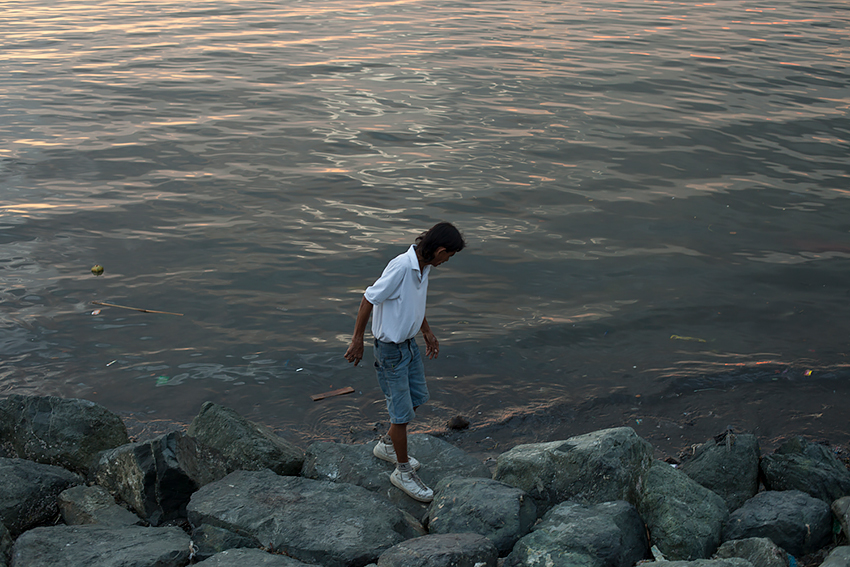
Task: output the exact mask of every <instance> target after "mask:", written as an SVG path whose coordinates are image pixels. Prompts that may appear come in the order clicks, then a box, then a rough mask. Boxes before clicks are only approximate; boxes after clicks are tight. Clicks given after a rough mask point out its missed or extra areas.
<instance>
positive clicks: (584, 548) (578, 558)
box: [505, 500, 649, 567]
mask: <svg viewBox="0 0 850 567" xmlns="http://www.w3.org/2000/svg"><path fill="white" fill-rule="evenodd" d="M648 556H649V542H648V540H647V538H646V528H645V527H644V524H643V520H641V518H640V515H639V514H638V512H637V510H636V509H635V507H634V506H632V505H631V504H629V503H628V502H625V501H622V500H619V501H615V502H604V503H602V504H595V505H591V506H588V505H583V504H579V503H576V502H564V503H562V504H559V505H558V506H555V507H554V508H552V509H551V510H549V511H548V512H547V513H546V515H545V516H543V520H542V521H541V522H540V524H538V525H537V526H535V527H534V530H533V531H532V533H530V534H529V535H527V536H525V537H523V538H522V539H520V540H519V542H518V543H517V544H516V545H515V546H514V549H513V551H512V552H511V554H510V555H509V556H508V558H507V560H506V561H505V566H506V567H522V566H525V565H541V566H543V565H550V564H552V565H567V564H573V563H577V564H580V565H594V566H596V567H630V566H631V565H634V564H635V563H636V562H637V561H640V560H642V559H646V558H647V557H648Z"/></svg>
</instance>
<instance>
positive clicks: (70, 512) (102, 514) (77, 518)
mask: <svg viewBox="0 0 850 567" xmlns="http://www.w3.org/2000/svg"><path fill="white" fill-rule="evenodd" d="M59 512H60V513H61V514H62V520H63V521H64V522H65V524H67V525H69V526H77V525H80V524H103V525H105V526H112V527H119V526H140V525H143V524H144V521H143V520H142V519H141V518H139V517H138V516H137V515H135V514H134V513H132V512H130V511H129V510H127V509H126V508H124V507H123V506H119V505H118V504H116V503H115V498H113V497H112V495H111V494H109V492H108V491H107V490H106V489H105V488H103V487H101V486H97V485H94V486H74V487H71V488H69V489H67V490H65V491H63V492H62V493H61V494H60V495H59Z"/></svg>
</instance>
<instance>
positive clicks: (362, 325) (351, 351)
mask: <svg viewBox="0 0 850 567" xmlns="http://www.w3.org/2000/svg"><path fill="white" fill-rule="evenodd" d="M371 314H372V304H371V303H369V300H367V299H366V298H365V297H364V298H363V299H361V300H360V309H358V310H357V320H356V321H355V322H354V334H353V335H351V344H350V345H348V350H347V351H345V360H347V361H348V362H353V363H354V366H357V365H358V364H360V361H361V360H363V337H364V335H365V334H366V323H368V322H369V315H371Z"/></svg>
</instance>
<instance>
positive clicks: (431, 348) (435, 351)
mask: <svg viewBox="0 0 850 567" xmlns="http://www.w3.org/2000/svg"><path fill="white" fill-rule="evenodd" d="M422 336H423V337H425V356H427V357H428V358H437V356H438V355H439V354H440V341H438V340H437V337H435V336H434V333H432V332H431V331H428V332H427V333H422Z"/></svg>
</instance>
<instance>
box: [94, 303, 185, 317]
mask: <svg viewBox="0 0 850 567" xmlns="http://www.w3.org/2000/svg"><path fill="white" fill-rule="evenodd" d="M92 303H93V304H95V305H103V306H104V307H117V308H119V309H131V310H133V311H141V312H142V313H162V314H163V315H179V316H180V317H182V316H183V314H182V313H172V312H171V311H154V310H153V309H142V308H140V307H127V306H126V305H115V304H114V303H104V302H103V301H92Z"/></svg>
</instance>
